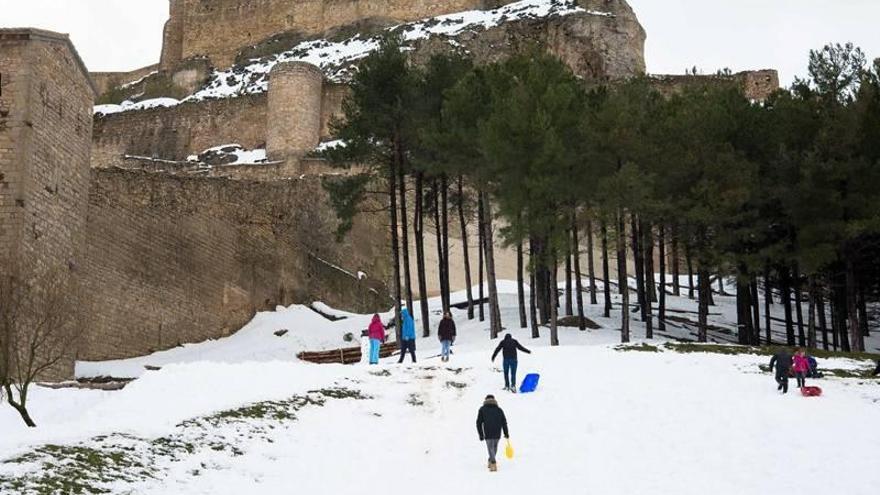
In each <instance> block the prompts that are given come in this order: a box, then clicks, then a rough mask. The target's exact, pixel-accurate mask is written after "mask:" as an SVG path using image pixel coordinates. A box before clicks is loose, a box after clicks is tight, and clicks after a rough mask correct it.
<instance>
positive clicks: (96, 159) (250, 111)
mask: <svg viewBox="0 0 880 495" xmlns="http://www.w3.org/2000/svg"><path fill="white" fill-rule="evenodd" d="M266 117H267V98H266V95H265V94H256V95H247V96H241V97H238V98H226V99H222V100H209V101H205V102H192V103H183V104H180V105H177V106H174V107H168V108H153V109H150V110H142V111H137V112H122V113H117V114H111V115H107V116H103V117H97V118H96V119H95V129H94V149H93V151H92V165H93V166H95V167H106V166H111V165H112V164H113V163H115V161H116V160H117V159H118V158H119V157H121V156H122V155H134V156H144V157H153V158H162V159H166V160H185V159H186V157H187V156H189V155H191V154H198V153H201V152H202V151H204V150H206V149H208V148H211V147H213V146H218V145H221V144H230V143H238V144H241V145H242V146H244V147H245V148H247V149H254V148H262V147H264V146H265V144H266V136H267V130H266Z"/></svg>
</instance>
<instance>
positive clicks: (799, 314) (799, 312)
mask: <svg viewBox="0 0 880 495" xmlns="http://www.w3.org/2000/svg"><path fill="white" fill-rule="evenodd" d="M792 273H793V274H794V284H793V288H794V302H795V307H794V308H795V317H796V318H797V327H798V345H799V346H801V347H804V346H805V345H807V337H806V335H805V334H804V310H803V308H802V305H801V299H802V294H801V270H800V267H799V266H798V264H797V262H795V263H794V265H793V266H792Z"/></svg>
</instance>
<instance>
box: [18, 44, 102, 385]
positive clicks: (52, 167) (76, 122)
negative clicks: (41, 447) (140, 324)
mask: <svg viewBox="0 0 880 495" xmlns="http://www.w3.org/2000/svg"><path fill="white" fill-rule="evenodd" d="M94 97H95V89H94V86H93V85H92V81H91V79H90V78H89V76H88V72H87V71H86V69H85V67H84V66H83V64H82V62H81V60H80V58H79V56H78V55H77V53H76V50H75V49H74V48H73V45H72V44H71V43H70V40H69V39H68V38H67V36H65V35H60V34H57V33H51V32H47V31H40V30H36V29H0V276H6V277H10V276H13V275H14V276H16V277H17V278H18V279H19V280H23V281H28V282H32V281H35V280H46V278H47V277H52V278H53V279H56V280H57V279H59V278H65V279H69V280H70V281H72V283H74V284H75V283H76V282H77V279H78V278H79V274H80V273H81V270H80V267H81V264H82V257H83V252H84V247H85V246H84V241H85V232H86V227H85V218H86V217H85V215H86V204H87V198H88V189H89V152H90V148H91V135H92V125H91V124H92V104H93V101H94ZM0 304H3V303H2V302H0ZM31 309H33V310H34V311H37V312H40V311H44V310H46V309H47V308H31ZM30 316H35V315H30ZM25 317H27V315H25ZM71 357H72V356H71ZM72 366H73V361H72V359H71V360H67V361H65V362H63V363H61V365H60V366H58V367H57V368H56V369H53V370H50V372H49V373H47V374H46V375H45V376H44V378H45V377H55V376H66V375H69V374H70V371H71V370H72Z"/></svg>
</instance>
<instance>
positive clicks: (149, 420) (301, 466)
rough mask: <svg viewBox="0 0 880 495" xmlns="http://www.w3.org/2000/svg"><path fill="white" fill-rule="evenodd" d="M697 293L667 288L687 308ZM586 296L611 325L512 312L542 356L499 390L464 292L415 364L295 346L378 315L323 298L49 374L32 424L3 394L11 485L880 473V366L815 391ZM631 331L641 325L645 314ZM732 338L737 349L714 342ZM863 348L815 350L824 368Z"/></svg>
mask: <svg viewBox="0 0 880 495" xmlns="http://www.w3.org/2000/svg"><path fill="white" fill-rule="evenodd" d="M513 288H514V286H513V284H510V283H505V284H503V285H502V292H503V295H502V304H503V312H502V317H503V320H504V324H505V326H506V327H507V328H508V329H513V328H514V327H517V326H518V324H517V319H518V318H517V312H516V306H515V305H516V297H515V293H514V292H513V291H512V290H511V289H513ZM716 297H717V302H718V306H716V307H713V309H712V313H713V316H712V318H713V323H714V324H716V325H718V326H719V327H724V326H727V325H729V324H730V321H731V320H730V319H729V318H732V316H733V312H734V304H733V302H734V299H733V298H732V297H728V296H720V295H719V296H716ZM460 299H461V297H460V295H458V297H454V298H453V300H454V301H455V300H460ZM588 301H589V300H587V302H588ZM692 305H693V302H692V301H689V300H687V299H684V298H672V300H671V301H670V307H671V308H674V309H677V310H678V311H684V312H686V311H689V310H691V308H692ZM588 308H589V310H590V314H589V317H590V318H591V319H592V320H594V321H595V322H596V323H598V324H599V325H600V326H601V327H602V328H600V329H596V330H588V331H585V332H580V331H578V330H577V329H576V328H563V329H560V340H561V341H562V346H561V347H558V348H551V347H549V346H548V345H547V342H548V335H547V332H548V330H547V329H546V328H542V329H541V331H542V337H541V338H540V339H538V340H533V339H531V338H530V335H529V332H528V331H527V330H520V329H515V330H509V331H511V333H513V334H514V336H515V337H516V338H518V339H519V340H520V342H521V343H522V344H523V345H525V346H526V347H529V348H530V349H532V350H533V353H532V354H531V355H525V354H521V355H520V369H519V377H520V379H521V378H522V377H523V376H524V375H525V374H526V373H530V372H537V373H540V374H541V382H540V386H539V388H538V391H537V392H535V393H533V394H519V395H513V394H509V393H507V392H504V391H502V390H501V388H502V385H503V381H502V377H501V373H500V361H501V359H500V357H499V358H498V359H496V360H495V362H494V363H493V362H491V361H490V356H491V352H492V350H493V349H494V346H495V343H493V342H490V341H489V339H488V335H487V333H486V332H487V329H486V327H487V326H488V325H487V324H486V323H479V322H477V321H473V322H468V321H467V320H466V317H465V314H464V312H463V311H459V310H456V311H455V312H454V315H455V318H456V321H457V322H458V334H459V338H458V339H457V341H456V345H455V347H454V355H453V356H452V360H451V361H450V362H449V363H441V362H440V360H439V359H438V358H437V357H436V355H437V353H438V350H439V345H438V344H437V342H436V340H435V338H433V337H432V338H429V339H420V340H419V342H418V352H419V358H420V362H419V363H418V364H417V365H411V364H409V361H407V364H405V365H397V364H396V358H389V359H386V360H384V362H382V363H381V364H380V365H378V366H372V367H371V366H366V365H352V366H342V365H312V364H307V363H302V362H298V361H297V360H296V359H295V358H294V357H293V355H294V353H295V352H297V351H299V350H302V349H310V350H317V349H330V348H336V347H340V346H344V345H347V344H346V343H345V341H344V336H345V334H346V333H354V334H355V335H359V332H360V329H362V328H364V327H365V326H366V323H367V321H368V319H369V316H368V315H352V314H349V313H342V312H335V311H333V310H331V309H329V308H326V307H324V306H321V305H318V306H317V309H319V310H320V311H321V312H322V313H324V314H325V315H332V316H333V317H334V319H335V321H331V319H328V318H326V317H325V316H322V315H321V314H319V313H318V312H316V311H312V310H311V309H309V308H306V307H304V306H293V307H291V308H287V309H284V308H280V309H279V310H278V311H277V312H273V313H261V314H259V315H257V316H256V318H254V320H253V321H252V322H251V323H249V324H248V325H247V326H246V327H245V328H244V329H243V330H242V331H240V332H239V333H237V334H236V335H234V336H231V337H229V338H227V339H223V340H218V341H214V342H207V343H203V344H198V345H191V346H185V347H182V348H178V349H173V350H171V351H167V352H163V353H158V354H155V355H152V356H148V357H144V358H138V359H133V360H125V361H117V362H106V363H79V365H78V370H77V371H78V374H79V375H81V376H96V375H114V376H130V377H134V376H139V377H140V378H138V379H137V380H135V381H133V382H132V383H130V384H129V385H128V386H127V387H126V388H124V389H123V390H121V391H116V392H106V391H95V390H48V389H44V388H39V389H37V390H36V391H35V395H34V397H33V398H32V401H33V405H32V408H33V413H34V416H35V418H36V420H37V422H38V424H40V427H39V428H37V429H36V430H27V429H26V428H24V427H23V426H21V425H20V424H19V423H20V421H19V420H18V418H17V417H15V416H14V415H13V413H12V411H11V409H9V408H4V409H0V428H2V431H3V432H4V435H3V436H2V437H0V460H5V462H2V461H0V493H3V494H6V493H29V492H28V491H27V487H32V488H36V487H47V486H48V487H53V488H54V489H57V490H58V491H55V492H54V493H65V492H64V491H63V490H72V489H73V487H75V486H80V487H84V489H85V492H89V491H90V490H91V491H95V490H98V489H104V490H109V492H110V493H138V494H171V493H180V494H183V493H186V494H201V493H204V494H212V495H215V494H241V493H261V494H289V493H292V491H294V490H295V491H296V492H303V493H332V494H355V493H364V491H365V488H364V487H365V483H374V484H375V490H376V491H380V492H382V493H388V494H398V493H401V494H403V493H414V492H415V493H420V494H448V493H450V490H460V488H459V487H467V490H466V492H467V493H488V492H490V491H491V492H498V493H505V494H510V495H518V494H529V495H531V494H534V493H601V494H634V493H646V494H649V493H658V494H659V493H675V494H702V493H713V494H763V493H776V492H781V491H797V492H798V493H800V494H836V493H846V494H869V493H874V492H875V491H876V486H877V484H878V482H880V475H878V474H877V470H876V466H877V463H878V461H880V454H878V452H877V445H880V430H878V429H877V428H876V425H877V422H878V420H880V407H878V405H880V390H878V387H877V385H878V383H880V382H878V381H877V380H876V379H870V378H835V377H827V378H823V379H821V382H819V381H815V382H814V383H815V384H819V385H821V386H822V387H823V389H824V391H825V394H824V395H823V396H822V397H820V398H805V397H802V396H800V395H799V394H797V393H794V392H796V390H793V393H789V394H788V395H785V396H781V395H779V394H778V392H777V391H776V387H775V384H774V382H773V380H772V377H771V376H770V375H769V374H768V373H766V372H764V371H762V370H761V369H760V368H759V365H762V364H766V362H767V361H768V358H767V357H766V356H764V355H754V354H730V355H727V354H721V353H718V352H684V351H690V350H693V349H692V346H690V345H687V344H676V343H675V341H676V340H681V339H685V338H687V337H688V336H689V334H690V330H688V329H687V328H684V327H682V328H673V329H671V330H670V332H671V333H670V334H669V336H668V337H666V338H660V339H657V340H655V341H652V342H650V343H643V342H635V343H633V344H632V345H630V346H625V347H622V346H619V345H618V344H617V343H616V342H617V341H618V340H619V334H618V332H617V331H616V328H617V327H616V325H617V324H618V323H617V319H616V318H611V319H605V318H602V317H601V310H600V308H599V307H593V306H589V305H588ZM432 309H433V310H436V308H433V307H432ZM435 312H436V311H435ZM682 314H684V315H687V313H682ZM385 316H386V318H387V317H388V316H389V315H385ZM337 318H341V319H337ZM434 318H436V316H434ZM685 325H686V324H685ZM278 330H288V332H287V333H286V334H284V335H282V336H277V335H275V332H277V331H278ZM633 334H634V336H635V337H639V336H643V335H644V330H643V328H642V327H641V326H640V325H639V324H638V323H637V322H634V325H633ZM717 337H718V338H719V339H723V338H724V335H723V332H721V334H719V335H717ZM870 344H871V345H870V347H872V348H876V345H877V342H876V340H874V341H871V342H870ZM719 349H728V350H733V348H729V347H725V348H720V347H718V346H715V347H710V348H708V349H707V350H710V351H718V350H719ZM144 365H150V366H153V367H161V369H160V370H158V371H146V370H145V368H144ZM870 366H871V363H870V362H867V361H857V360H851V359H840V358H835V359H822V360H821V361H820V367H821V368H823V369H825V370H827V371H833V370H837V371H838V372H841V371H849V372H861V371H863V370H866V369H867V368H868V367H870ZM792 386H793V383H792ZM487 393H494V394H496V395H497V396H498V398H499V402H500V405H501V407H502V408H504V410H505V412H506V414H507V416H508V419H509V421H510V428H511V440H512V443H513V446H514V448H515V450H516V455H515V457H514V459H513V460H510V461H509V460H507V459H502V460H501V465H500V469H499V472H498V473H488V472H487V471H486V464H485V462H486V461H485V447H484V446H483V444H481V443H480V442H478V439H477V433H476V430H475V426H474V419H475V416H476V411H477V408H478V407H479V406H480V404H481V403H482V399H483V397H484V396H485V395H486V394H487ZM383 481H384V482H383Z"/></svg>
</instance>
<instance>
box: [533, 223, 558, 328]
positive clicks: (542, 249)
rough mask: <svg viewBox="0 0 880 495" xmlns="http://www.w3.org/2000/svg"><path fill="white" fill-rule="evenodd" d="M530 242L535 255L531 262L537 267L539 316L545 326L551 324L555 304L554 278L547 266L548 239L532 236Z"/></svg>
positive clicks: (536, 280)
mask: <svg viewBox="0 0 880 495" xmlns="http://www.w3.org/2000/svg"><path fill="white" fill-rule="evenodd" d="M529 242H530V244H531V246H532V250H533V251H532V253H533V255H534V257H533V258H532V260H531V261H532V264H533V265H534V266H535V284H536V285H535V290H536V292H537V299H538V316H539V317H540V321H541V324H542V325H543V324H547V323H549V322H550V306H551V305H553V303H554V301H553V299H552V295H551V290H550V285H551V279H552V277H551V275H550V268H549V267H548V266H547V259H548V257H549V253H548V252H547V248H548V246H547V242H546V239H544V238H541V237H538V236H532V237H531V238H530V240H529Z"/></svg>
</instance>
